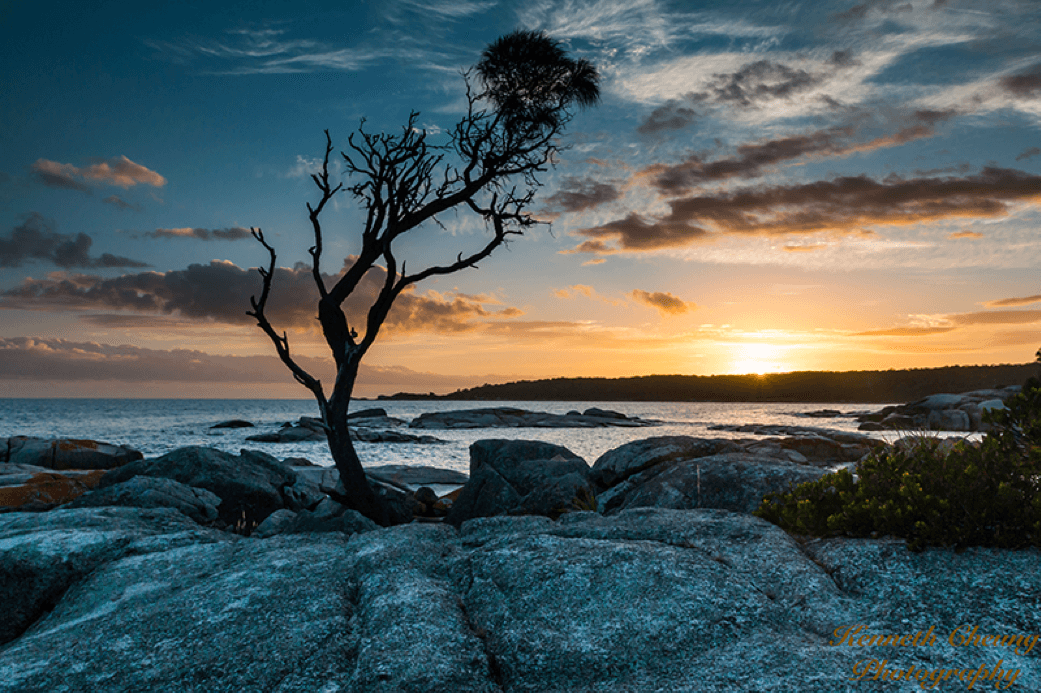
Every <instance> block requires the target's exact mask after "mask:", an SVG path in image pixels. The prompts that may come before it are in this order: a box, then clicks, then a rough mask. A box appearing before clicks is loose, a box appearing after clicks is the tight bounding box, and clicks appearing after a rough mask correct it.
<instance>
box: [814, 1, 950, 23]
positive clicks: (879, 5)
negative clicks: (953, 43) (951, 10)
mask: <svg viewBox="0 0 1041 693" xmlns="http://www.w3.org/2000/svg"><path fill="white" fill-rule="evenodd" d="M942 4H943V2H936V3H935V5H937V6H939V5H942ZM913 9H914V6H913V5H912V4H911V3H909V2H903V1H902V0H867V1H866V2H863V3H861V4H859V5H854V6H853V7H851V8H849V9H848V10H846V11H845V12H839V13H836V14H834V15H832V17H833V18H834V19H837V20H839V21H860V20H862V19H865V18H866V17H867V16H868V15H869V14H870V13H871V12H872V11H874V12H879V13H881V14H890V13H897V12H911V11H912V10H913Z"/></svg>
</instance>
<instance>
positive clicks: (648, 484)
mask: <svg viewBox="0 0 1041 693" xmlns="http://www.w3.org/2000/svg"><path fill="white" fill-rule="evenodd" d="M825 473H826V470H825V469H820V468H815V467H807V466H804V465H799V464H795V463H792V462H782V461H781V460H776V459H770V458H764V457H757V456H755V455H749V454H747V453H732V452H731V453H723V454H718V455H709V456H706V457H698V458H695V459H678V460H672V461H669V462H663V463H661V464H658V465H655V466H653V467H650V468H648V469H646V470H644V471H643V472H640V473H639V474H636V475H634V476H631V477H629V478H628V479H627V480H625V481H624V482H622V483H620V484H618V485H616V486H613V487H612V488H610V489H608V490H607V491H604V492H603V493H601V494H600V496H599V501H600V511H601V512H603V513H605V514H611V513H615V512H619V511H621V510H626V509H630V508H646V507H653V508H673V509H694V508H719V509H723V510H732V511H735V512H743V513H750V512H752V511H753V510H755V509H756V508H758V507H759V504H760V503H761V502H762V500H763V496H765V495H766V494H767V493H771V492H775V491H786V490H788V488H789V486H790V485H793V484H794V485H797V484H801V483H804V482H806V481H815V480H817V479H819V478H820V477H821V476H823V475H824V474H825Z"/></svg>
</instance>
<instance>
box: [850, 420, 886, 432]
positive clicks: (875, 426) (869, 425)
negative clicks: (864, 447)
mask: <svg viewBox="0 0 1041 693" xmlns="http://www.w3.org/2000/svg"><path fill="white" fill-rule="evenodd" d="M857 430H858V431H886V430H888V429H887V428H886V427H885V426H883V425H882V424H880V423H875V422H874V421H865V422H864V423H862V424H860V425H859V426H857Z"/></svg>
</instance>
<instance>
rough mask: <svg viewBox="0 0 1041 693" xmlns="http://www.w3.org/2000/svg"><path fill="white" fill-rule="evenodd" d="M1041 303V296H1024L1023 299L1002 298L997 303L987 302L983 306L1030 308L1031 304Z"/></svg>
mask: <svg viewBox="0 0 1041 693" xmlns="http://www.w3.org/2000/svg"><path fill="white" fill-rule="evenodd" d="M1038 302H1041V294H1038V295H1037V296H1024V297H1022V298H1001V299H998V300H996V301H987V302H986V303H984V304H983V305H985V306H987V307H988V308H1014V307H1016V306H1028V305H1030V304H1031V303H1038Z"/></svg>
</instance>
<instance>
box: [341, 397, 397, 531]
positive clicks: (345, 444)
mask: <svg viewBox="0 0 1041 693" xmlns="http://www.w3.org/2000/svg"><path fill="white" fill-rule="evenodd" d="M330 418H332V417H330ZM342 421H343V423H342V424H340V425H337V424H334V423H333V422H331V421H327V422H326V425H327V426H329V452H331V453H332V455H333V462H334V463H336V471H338V472H339V473H340V484H339V486H338V487H337V489H336V492H337V493H338V494H339V495H340V496H341V497H340V498H337V499H335V500H336V501H337V502H339V503H340V504H342V505H345V506H347V507H348V508H351V509H352V510H357V511H358V512H360V513H361V514H362V515H364V516H365V517H367V518H369V519H370V520H372V521H373V522H375V523H376V524H378V525H380V526H382V527H387V526H389V525H390V524H391V517H390V513H389V512H388V508H387V504H386V503H385V502H384V501H383V499H381V498H380V497H379V496H377V495H376V493H375V492H374V491H373V490H372V486H370V485H369V480H368V479H367V478H366V477H365V470H364V469H363V468H362V466H361V460H360V459H358V453H357V452H356V451H355V450H354V443H353V442H352V441H351V438H350V435H349V434H348V430H347V416H346V412H345V413H344V416H343V419H342ZM337 429H342V430H337Z"/></svg>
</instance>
